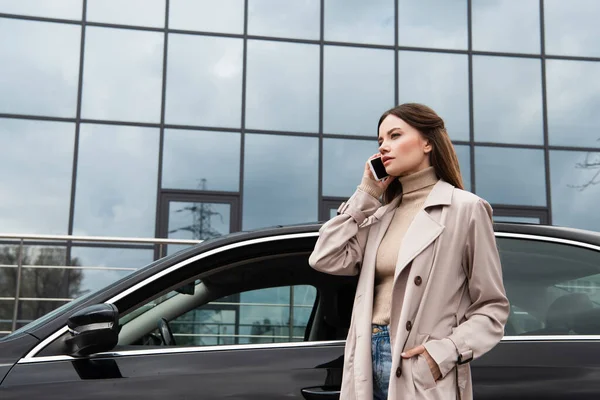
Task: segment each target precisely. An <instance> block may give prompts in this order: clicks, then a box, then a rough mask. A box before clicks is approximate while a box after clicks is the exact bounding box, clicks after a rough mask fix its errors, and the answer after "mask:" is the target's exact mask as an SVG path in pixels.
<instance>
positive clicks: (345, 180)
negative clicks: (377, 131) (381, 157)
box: [323, 135, 378, 197]
mask: <svg viewBox="0 0 600 400" xmlns="http://www.w3.org/2000/svg"><path fill="white" fill-rule="evenodd" d="M377 148H378V146H377V139H376V136H375V135H373V140H371V141H368V140H347V139H323V195H325V196H339V197H350V196H351V195H352V193H354V191H355V190H356V187H357V186H358V185H359V184H360V180H361V179H362V176H363V172H364V170H365V163H366V162H367V159H368V158H369V157H371V156H372V155H373V154H374V153H377Z"/></svg>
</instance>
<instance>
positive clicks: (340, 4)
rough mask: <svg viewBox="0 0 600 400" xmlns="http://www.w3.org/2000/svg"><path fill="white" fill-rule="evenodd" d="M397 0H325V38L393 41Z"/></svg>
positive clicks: (354, 40)
mask: <svg viewBox="0 0 600 400" xmlns="http://www.w3.org/2000/svg"><path fill="white" fill-rule="evenodd" d="M394 1H395V0H372V1H369V2H365V1H362V0H327V1H325V40H328V41H338V42H354V43H371V44H387V45H393V44H394V31H395V29H394V19H395V18H394Z"/></svg>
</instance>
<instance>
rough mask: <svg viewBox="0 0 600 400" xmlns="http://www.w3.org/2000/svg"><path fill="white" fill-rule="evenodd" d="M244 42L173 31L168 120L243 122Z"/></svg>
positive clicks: (207, 123)
mask: <svg viewBox="0 0 600 400" xmlns="http://www.w3.org/2000/svg"><path fill="white" fill-rule="evenodd" d="M242 46H243V42H242V40H241V39H230V38H216V37H202V36H194V35H181V34H170V35H169V51H168V67H167V99H166V116H165V119H166V121H167V122H168V123H171V124H186V125H203V126H227V127H239V126H240V124H241V108H242V50H243V47H242Z"/></svg>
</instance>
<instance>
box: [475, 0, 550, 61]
mask: <svg viewBox="0 0 600 400" xmlns="http://www.w3.org/2000/svg"><path fill="white" fill-rule="evenodd" d="M472 10H473V11H472V12H473V17H472V18H473V50H481V51H502V52H508V53H539V52H540V2H539V0H524V1H514V0H495V1H473V2H472ZM507 21H510V28H508V26H507Z"/></svg>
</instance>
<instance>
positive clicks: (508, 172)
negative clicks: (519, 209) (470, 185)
mask: <svg viewBox="0 0 600 400" xmlns="http://www.w3.org/2000/svg"><path fill="white" fill-rule="evenodd" d="M475 172H476V173H475V181H476V186H475V187H476V190H477V194H478V195H479V196H481V197H483V198H484V199H486V200H487V201H489V202H490V203H496V204H514V205H527V206H545V205H546V178H545V176H546V175H545V173H544V152H543V151H542V150H531V149H510V148H499V147H476V148H475Z"/></svg>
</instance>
